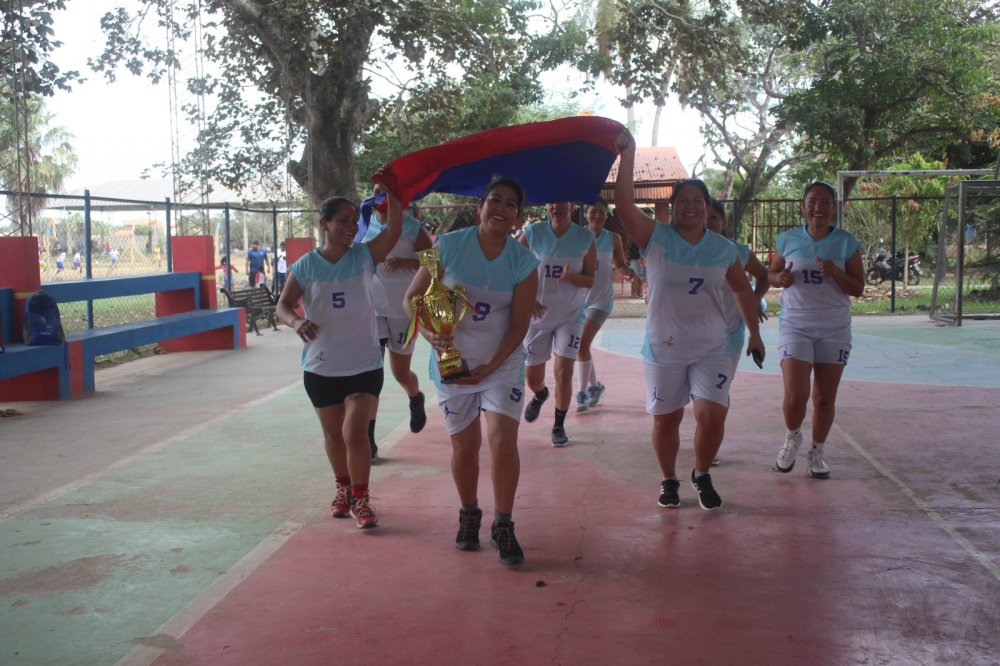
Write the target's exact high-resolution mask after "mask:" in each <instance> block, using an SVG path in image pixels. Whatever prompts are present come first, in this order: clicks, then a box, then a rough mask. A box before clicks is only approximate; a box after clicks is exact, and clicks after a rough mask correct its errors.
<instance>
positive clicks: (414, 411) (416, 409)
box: [410, 392, 427, 432]
mask: <svg viewBox="0 0 1000 666" xmlns="http://www.w3.org/2000/svg"><path fill="white" fill-rule="evenodd" d="M426 423H427V412H425V411H424V394H423V393H422V392H418V393H417V394H416V395H415V396H413V397H412V398H410V432H420V431H421V430H423V429H424V425H426Z"/></svg>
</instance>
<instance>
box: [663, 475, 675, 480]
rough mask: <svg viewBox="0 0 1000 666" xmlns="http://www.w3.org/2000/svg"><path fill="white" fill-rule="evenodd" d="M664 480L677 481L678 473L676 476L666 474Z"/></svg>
mask: <svg viewBox="0 0 1000 666" xmlns="http://www.w3.org/2000/svg"><path fill="white" fill-rule="evenodd" d="M663 480H664V481H676V480H677V476H676V475H675V476H665V477H663Z"/></svg>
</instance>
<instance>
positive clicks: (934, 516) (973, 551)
mask: <svg viewBox="0 0 1000 666" xmlns="http://www.w3.org/2000/svg"><path fill="white" fill-rule="evenodd" d="M833 429H834V430H836V431H837V432H838V433H840V436H841V437H843V438H844V441H846V442H847V443H848V444H850V445H851V448H853V449H854V450H855V451H857V452H858V453H860V454H861V456H862V457H863V458H864V459H865V460H867V461H868V463H869V464H870V465H871V466H872V467H874V468H875V469H876V470H878V472H879V473H880V474H881V475H882V476H884V477H885V478H887V479H889V480H890V481H892V482H893V483H894V484H896V486H897V487H898V488H899V489H900V490H901V491H902V492H903V494H904V495H906V496H907V497H909V498H910V500H911V501H912V502H913V503H914V504H916V505H917V508H919V509H920V510H921V511H923V512H924V513H926V514H927V517H928V518H930V519H931V520H933V521H934V522H935V523H937V525H938V527H940V528H941V529H943V530H944V531H945V532H946V533H947V534H948V536H950V537H951V538H952V539H954V540H955V542H956V543H957V544H958V545H959V546H961V547H962V548H964V549H965V551H966V552H967V553H969V555H971V556H972V559H974V560H976V561H977V562H979V563H980V564H981V565H983V568H984V569H986V570H987V571H988V572H990V573H991V574H993V577H994V578H996V579H997V580H998V581H1000V567H997V565H995V564H994V563H993V561H992V560H990V558H988V557H986V555H984V554H983V553H982V552H981V551H980V550H979V549H978V548H976V547H975V546H973V545H972V544H971V543H970V542H969V540H968V539H966V538H965V537H964V536H962V535H961V534H959V533H958V530H956V529H955V528H954V527H952V526H951V523H949V522H948V521H947V520H945V519H944V518H942V517H941V515H940V514H939V513H938V512H937V511H935V510H934V509H932V508H931V507H930V506H929V505H928V504H927V502H925V501H923V500H922V499H920V498H919V497H917V495H916V493H914V492H913V491H912V490H910V489H909V488H907V487H906V484H904V483H903V482H902V481H900V480H899V479H898V478H897V477H896V475H895V474H893V473H892V472H890V471H889V470H887V469H886V468H885V467H883V466H882V463H880V462H879V461H878V460H876V459H875V458H874V456H872V455H871V454H870V453H868V452H867V451H865V449H864V447H862V446H861V445H860V444H858V443H857V442H856V441H855V440H854V438H853V437H851V436H850V435H848V434H847V433H846V432H845V431H844V429H843V428H841V427H840V426H839V425H837V424H836V423H834V424H833Z"/></svg>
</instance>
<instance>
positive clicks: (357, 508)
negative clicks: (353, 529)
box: [354, 495, 375, 518]
mask: <svg viewBox="0 0 1000 666" xmlns="http://www.w3.org/2000/svg"><path fill="white" fill-rule="evenodd" d="M354 513H355V515H356V516H357V517H358V518H361V517H362V516H374V515H375V509H373V508H372V505H371V501H370V498H369V497H368V496H367V495H366V496H365V497H359V498H358V499H357V502H355V504H354Z"/></svg>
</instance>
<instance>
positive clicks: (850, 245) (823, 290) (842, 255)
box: [775, 226, 861, 339]
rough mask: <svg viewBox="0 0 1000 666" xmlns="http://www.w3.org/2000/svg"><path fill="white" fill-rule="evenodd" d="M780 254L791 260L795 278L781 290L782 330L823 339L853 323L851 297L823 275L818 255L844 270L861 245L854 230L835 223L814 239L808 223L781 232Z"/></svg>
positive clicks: (777, 243)
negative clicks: (791, 330)
mask: <svg viewBox="0 0 1000 666" xmlns="http://www.w3.org/2000/svg"><path fill="white" fill-rule="evenodd" d="M775 245H776V247H777V250H778V254H780V255H781V257H782V258H783V259H784V260H785V267H786V268H787V267H788V266H789V264H791V267H792V269H791V273H792V277H793V278H795V282H793V283H792V285H791V286H790V287H785V288H784V290H783V291H782V293H781V315H780V317H779V318H778V326H779V330H780V329H781V328H784V327H789V328H794V329H795V330H797V331H799V332H801V333H803V334H805V335H808V336H809V337H811V338H813V339H823V338H826V337H829V336H830V335H834V334H836V333H838V332H840V331H843V330H844V329H849V328H850V326H851V299H850V297H849V296H848V295H847V294H845V293H844V290H843V289H841V288H840V285H839V284H837V281H836V280H834V279H833V278H824V277H823V276H822V275H820V270H819V263H818V262H817V261H816V259H817V257H818V258H820V259H823V260H832V261H833V262H834V264H836V266H837V267H838V268H840V269H841V270H845V267H846V265H847V260H848V259H850V258H851V257H852V256H853V255H854V253H855V252H857V251H858V249H859V248H860V247H861V243H860V242H859V241H858V239H857V238H855V237H854V235H853V234H850V233H848V232H846V231H844V230H843V229H840V228H837V227H832V226H831V228H830V233H829V234H828V235H827V236H826V238H823V239H822V240H819V241H816V240H813V238H812V236H810V235H809V232H808V231H807V229H806V227H805V226H802V227H798V228H796V229H790V230H789V231H785V232H783V233H780V234H778V238H777V239H776V241H775Z"/></svg>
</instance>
